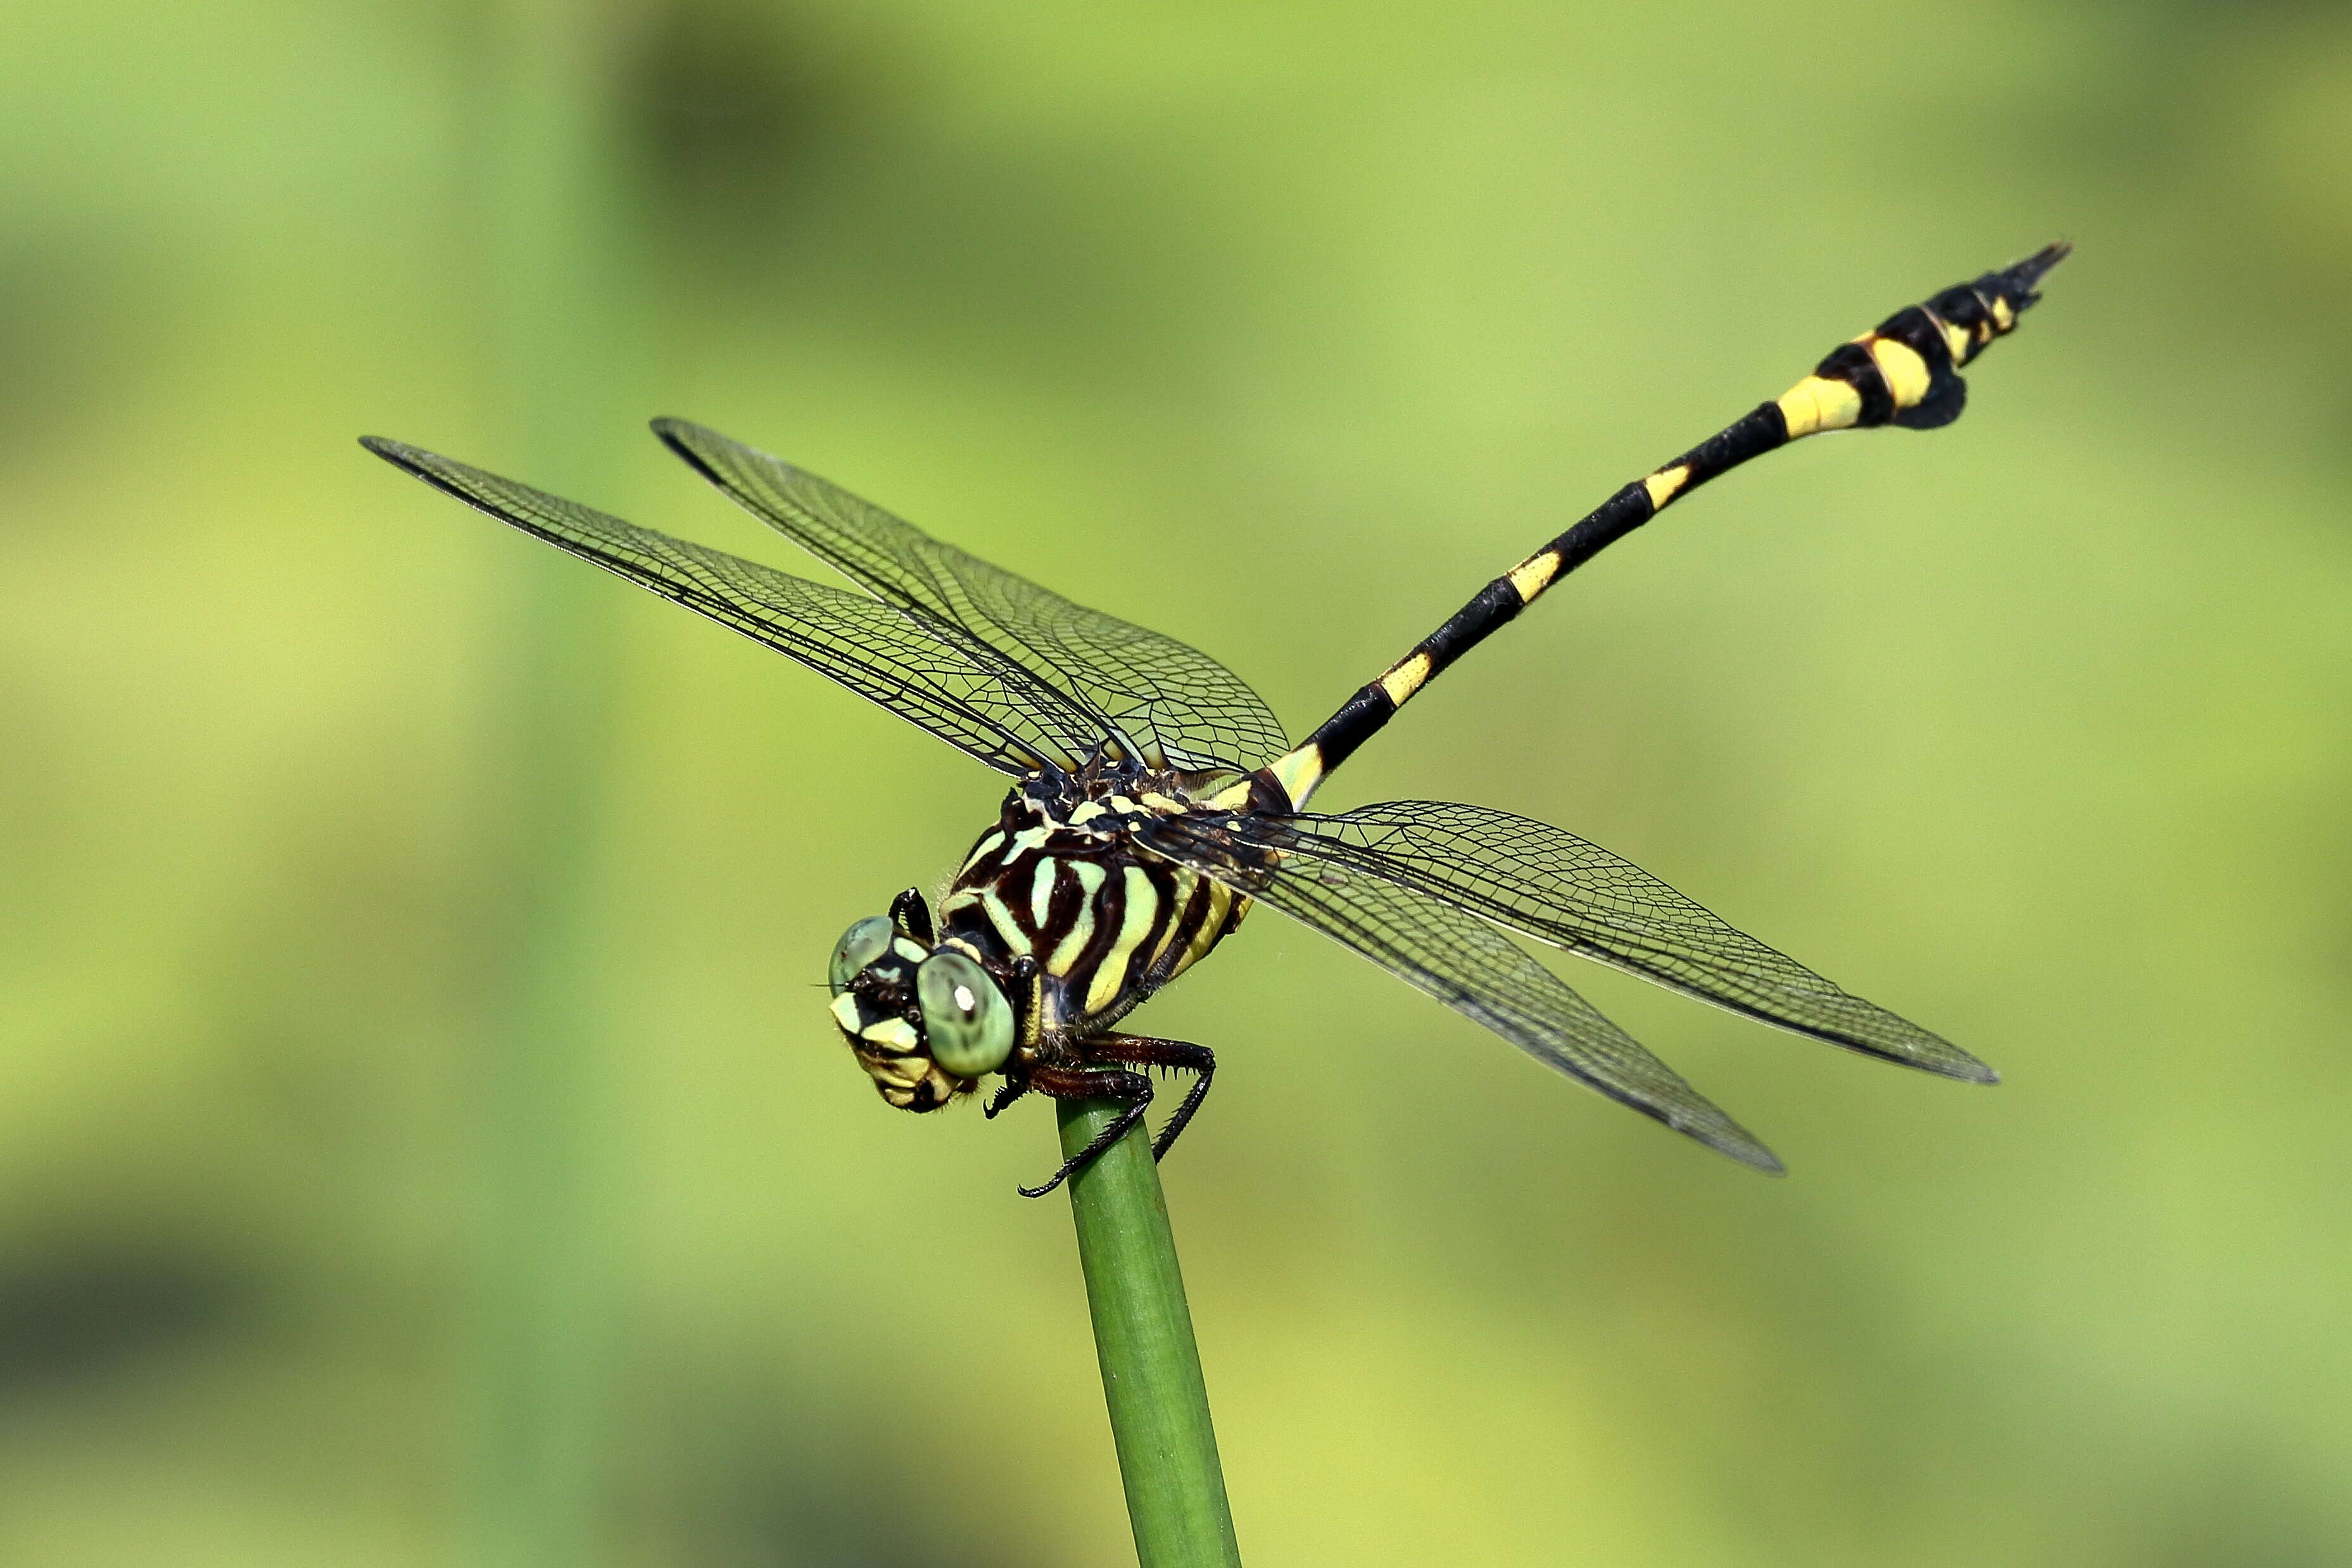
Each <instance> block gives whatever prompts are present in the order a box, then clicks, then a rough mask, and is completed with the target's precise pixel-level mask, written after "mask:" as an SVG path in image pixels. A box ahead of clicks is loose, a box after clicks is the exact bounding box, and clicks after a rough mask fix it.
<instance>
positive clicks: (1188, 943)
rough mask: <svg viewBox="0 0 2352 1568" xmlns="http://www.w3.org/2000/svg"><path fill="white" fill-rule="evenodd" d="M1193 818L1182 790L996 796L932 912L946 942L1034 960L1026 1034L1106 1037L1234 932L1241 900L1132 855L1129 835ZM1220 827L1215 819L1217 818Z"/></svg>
mask: <svg viewBox="0 0 2352 1568" xmlns="http://www.w3.org/2000/svg"><path fill="white" fill-rule="evenodd" d="M1195 809H1206V808H1204V807H1197V806H1195V805H1194V804H1193V803H1192V801H1191V800H1190V799H1189V798H1188V797H1187V795H1186V794H1185V793H1184V792H1183V791H1182V790H1181V786H1180V785H1179V784H1177V783H1176V781H1175V780H1174V779H1173V778H1171V777H1170V776H1168V775H1162V774H1150V773H1138V774H1135V775H1132V776H1118V775H1112V776H1108V777H1103V778H1090V777H1087V775H1083V774H1081V775H1076V776H1073V775H1071V774H1067V773H1056V772H1053V771H1050V770H1049V771H1047V772H1045V773H1033V774H1031V775H1029V776H1028V777H1027V778H1025V779H1024V780H1023V781H1022V783H1021V784H1020V785H1019V786H1018V787H1016V788H1015V789H1013V792H1012V793H1011V794H1010V795H1006V796H1005V797H1004V810H1003V815H1002V816H1001V817H1000V818H999V819H998V821H997V824H996V826H994V827H992V828H991V829H990V830H989V831H988V832H986V833H984V834H982V836H981V838H980V842H978V843H977V844H975V845H973V846H972V847H971V854H969V855H967V856H966V857H965V858H964V863H963V867H962V868H961V870H959V871H958V872H957V873H956V878H955V880H954V882H953V883H952V884H951V885H950V887H949V889H948V891H947V896H946V897H945V898H944V899H943V900H940V937H941V940H942V941H947V940H954V939H961V941H962V942H965V943H967V944H969V945H970V946H971V947H972V948H974V949H977V950H978V951H980V952H982V953H984V954H987V955H990V957H991V958H992V960H994V961H995V962H994V963H992V967H1000V966H1002V965H1009V964H1011V963H1013V962H1014V961H1017V960H1019V959H1023V958H1027V959H1031V960H1034V962H1035V963H1036V965H1037V970H1038V990H1037V993H1036V1004H1035V1005H1036V1006H1037V1008H1038V1012H1039V1016H1038V1017H1037V1018H1036V1019H1035V1020H1034V1029H1035V1030H1036V1032H1038V1033H1040V1034H1045V1035H1051V1034H1054V1033H1055V1032H1058V1031H1067V1030H1076V1031H1078V1032H1081V1033H1084V1032H1091V1031H1094V1030H1097V1029H1101V1028H1104V1027H1107V1026H1108V1025H1109V1024H1110V1023H1112V1022H1113V1021H1114V1020H1116V1019H1118V1017H1119V1016H1122V1015H1124V1014H1126V1013H1127V1012H1129V1010H1130V1009H1132V1008H1134V1007H1135V1006H1136V1005H1139V1004H1140V1003H1141V1002H1142V1001H1143V1000H1144V998H1146V997H1148V996H1150V994H1152V993H1153V992H1154V991H1157V990H1159V989H1160V987H1161V986H1162V985H1165V984H1168V983H1169V982H1170V981H1171V980H1173V979H1175V978H1176V976H1178V975H1179V974H1181V973H1184V971H1185V970H1187V969H1189V968H1191V967H1192V965H1193V964H1194V963H1199V962H1200V960H1201V959H1202V957H1203V956H1204V955H1205V954H1206V953H1207V952H1209V950H1210V949H1211V948H1213V947H1214V946H1215V945H1216V944H1217V943H1218V942H1220V941H1221V940H1223V937H1224V936H1225V934H1226V933H1227V932H1229V931H1232V930H1233V929H1234V927H1236V926H1238V925H1240V924H1241V921H1242V917H1243V916H1244V914H1245V913H1247V912H1248V908H1249V900H1248V899H1246V898H1245V897H1243V896H1241V895H1238V894H1236V893H1234V891H1233V890H1232V889H1229V888H1227V887H1225V886H1224V885H1223V884H1222V883H1219V882H1215V881H1213V880H1211V879H1208V878H1206V877H1202V876H1201V875H1200V874H1198V873H1197V872H1194V871H1192V870H1190V869H1188V868H1184V867H1181V866H1179V865H1176V864H1175V863H1173V862H1172V861H1169V860H1166V859H1162V858H1160V857H1158V856H1156V855H1153V854H1151V853H1150V851H1149V850H1146V849H1144V848H1142V847H1139V845H1137V844H1136V843H1135V842H1134V840H1133V838H1132V837H1131V828H1132V827H1133V826H1135V825H1136V824H1138V823H1139V822H1142V821H1148V820H1150V819H1151V818H1153V817H1158V816H1171V815H1176V814H1180V813H1184V812H1189V811H1192V810H1195ZM1221 815H1222V814H1221Z"/></svg>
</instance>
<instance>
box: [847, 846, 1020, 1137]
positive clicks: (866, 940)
mask: <svg viewBox="0 0 2352 1568" xmlns="http://www.w3.org/2000/svg"><path fill="white" fill-rule="evenodd" d="M912 910H922V901H921V899H920V897H919V895H916V894H914V893H912V891H911V890H910V891H909V892H908V893H907V894H902V895H900V899H899V904H898V911H899V912H898V914H897V915H896V916H895V917H894V916H891V915H874V916H870V917H868V918H867V919H865V920H862V921H858V922H857V923H856V925H853V926H851V927H850V928H849V930H848V931H845V932H844V933H843V934H842V938H841V941H840V942H837V943H835V946H834V950H833V961H832V963H830V964H829V965H828V967H827V974H826V979H827V981H828V983H829V984H831V986H832V987H833V1008H832V1011H833V1021H834V1022H835V1024H837V1025H839V1026H840V1027H841V1032H842V1034H843V1035H844V1036H845V1037H846V1038H847V1039H848V1041H849V1048H850V1051H851V1052H852V1054H854V1055H855V1056H856V1058H857V1065H858V1066H859V1067H862V1068H865V1069H866V1074H867V1075H868V1076H869V1077H871V1078H872V1079H874V1088H875V1089H876V1090H877V1092H878V1093H879V1094H880V1095H881V1096H882V1098H883V1100H885V1101H887V1103H889V1104H891V1105H895V1106H897V1107H898V1109H899V1110H938V1109H939V1108H940V1107H941V1106H943V1105H946V1104H947V1103H949V1102H950V1100H954V1099H955V1098H956V1097H957V1096H958V1095H962V1094H969V1093H971V1091H972V1090H973V1089H976V1088H978V1087H979V1083H978V1080H979V1079H980V1078H981V1076H982V1074H985V1073H992V1072H995V1071H996V1070H998V1069H999V1068H1002V1067H1003V1065H1004V1062H1005V1058H1008V1057H1010V1056H1011V1055H1012V1054H1013V1033H1014V1023H1015V1020H1014V1016H1013V1004H1012V1003H1011V1002H1010V1001H1008V1000H1007V999H1006V997H1005V995H1004V993H1003V990H1002V989H1001V988H1000V987H999V986H998V985H997V984H996V982H995V980H994V979H993V978H992V976H991V975H990V974H989V973H988V971H987V970H985V969H983V968H982V967H981V965H980V963H978V962H977V961H976V960H975V959H974V958H973V957H972V956H971V954H970V953H969V952H964V951H962V949H961V946H934V945H932V944H931V943H930V942H929V940H928V938H929V929H930V920H929V912H928V911H923V912H922V917H921V919H920V920H919V921H917V920H914V919H912V918H911V916H910V911H912Z"/></svg>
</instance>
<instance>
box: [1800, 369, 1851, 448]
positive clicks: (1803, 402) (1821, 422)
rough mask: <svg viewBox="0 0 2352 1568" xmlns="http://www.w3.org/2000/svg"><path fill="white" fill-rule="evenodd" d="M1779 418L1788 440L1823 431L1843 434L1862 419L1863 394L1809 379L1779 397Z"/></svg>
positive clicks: (1819, 378) (1840, 384) (1835, 383)
mask: <svg viewBox="0 0 2352 1568" xmlns="http://www.w3.org/2000/svg"><path fill="white" fill-rule="evenodd" d="M1780 417H1781V419H1782V420H1783V421H1785V422H1786V423H1787V425H1788V426H1789V439H1790V440H1791V441H1793V440H1795V439H1796V438H1797V437H1800V436H1811V435H1813V434H1814V433H1816V432H1817V431H1822V430H1843V429H1845V428H1847V427H1848V426H1851V425H1852V424H1853V422H1854V421H1855V420H1857V419H1859V418H1861V417H1862V394H1861V393H1859V392H1856V391H1855V390H1854V389H1853V387H1851V386H1848V385H1847V384H1845V383H1844V382H1842V381H1832V380H1830V379H1828V378H1827V377H1826V376H1819V375H1809V376H1807V377H1805V379H1804V380H1802V381H1801V382H1799V383H1797V384H1796V385H1794V386H1792V387H1790V388H1789V390H1788V391H1786V392H1784V393H1782V394H1781V395H1780Z"/></svg>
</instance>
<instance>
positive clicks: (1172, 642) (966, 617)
mask: <svg viewBox="0 0 2352 1568" xmlns="http://www.w3.org/2000/svg"><path fill="white" fill-rule="evenodd" d="M654 430H655V433H656V434H657V435H659V436H660V437H661V438H662V439H663V440H664V441H665V442H667V443H668V445H669V447H670V449H671V450H672V451H674V452H676V453H677V455H678V456H680V457H682V458H685V459H686V460H687V461H688V463H690V464H692V465H693V466H694V468H695V469H696V471H698V473H700V474H701V475H702V477H703V478H705V479H709V481H710V482H711V483H712V484H714V485H717V486H718V487H719V489H722V490H724V491H726V492H727V494H728V495H729V496H730V498H732V499H733V500H735V501H736V502H737V503H738V504H739V505H740V506H742V507H743V508H744V509H745V510H748V511H750V512H751V514H752V515H753V516H755V517H757V518H759V519H760V520H761V521H763V522H766V523H767V524H769V525H770V526H771V527H772V528H775V529H777V530H779V531H782V532H783V533H784V534H786V535H788V536H790V537H791V538H792V539H793V540H794V541H796V542H799V543H800V544H801V545H803V547H805V548H806V549H808V550H809V551H810V552H813V553H814V554H816V555H819V556H822V557H823V558H824V560H825V561H827V562H829V563H832V564H833V565H834V566H835V567H837V568H838V569H839V570H840V571H841V572H843V573H844V574H846V575H848V576H849V577H851V578H852V579H854V580H855V581H856V582H857V583H859V584H862V585H864V586H865V587H866V588H867V589H868V590H870V591H871V592H873V593H874V594H876V595H879V596H880V597H881V598H883V599H885V600H887V601H888V602H890V603H891V604H894V605H904V606H906V607H908V608H911V609H916V610H919V611H921V612H923V613H924V614H926V615H928V616H932V617H934V618H936V619H938V620H942V621H946V622H949V623H950V624H953V625H955V626H961V627H963V628H964V629H965V630H966V631H967V632H969V633H971V635H972V636H973V637H977V638H978V639H979V640H981V641H982V642H984V643H987V644H989V645H990V646H992V647H995V648H997V649H998V650H999V651H1000V652H1002V653H1003V654H1004V655H1005V656H1006V657H1007V658H1010V659H1012V660H1013V661H1014V662H1015V663H1018V664H1023V665H1025V666H1027V667H1028V668H1031V669H1033V670H1035V671H1037V672H1039V673H1040V674H1042V675H1045V676H1047V677H1049V678H1050V679H1053V680H1054V681H1055V683H1056V684H1058V685H1060V686H1061V687H1062V688H1063V689H1066V690H1067V691H1070V692H1073V693H1075V694H1076V695H1077V696H1078V697H1080V698H1082V699H1083V700H1086V701H1087V702H1088V703H1090V704H1092V705H1093V706H1094V707H1095V708H1096V709H1097V710H1099V712H1100V713H1101V714H1102V716H1103V717H1104V718H1106V719H1108V721H1110V723H1111V725H1112V726H1113V727H1114V728H1115V730H1116V731H1117V733H1118V734H1119V735H1120V736H1121V737H1123V738H1124V739H1125V741H1126V742H1127V743H1128V745H1129V749H1130V750H1131V751H1133V752H1136V753H1137V754H1139V755H1140V756H1142V757H1143V758H1145V759H1146V760H1147V761H1149V762H1150V763H1154V764H1156V765H1158V764H1164V765H1166V766H1170V767H1175V768H1181V769H1188V770H1190V769H1207V768H1212V767H1222V768H1232V769H1234V770H1237V771H1247V770H1249V769H1251V768H1255V767H1257V766H1260V765H1261V764H1263V763H1266V762H1269V761H1271V760H1273V759H1274V758H1275V757H1277V756H1279V755H1281V754H1282V752H1285V751H1287V750H1288V749H1289V741H1288V739H1287V738H1286V736H1285V735H1284V734H1283V730H1282V724H1281V721H1278V720H1277V719H1276V718H1275V716H1274V713H1273V710H1270V709H1268V708H1267V707H1266V705H1265V701H1264V700H1262V699H1261V698H1260V697H1259V696H1258V695H1257V693H1256V692H1255V691H1252V690H1251V689H1249V688H1248V687H1247V686H1246V685H1244V684H1243V682H1242V679H1241V678H1240V677H1239V676H1237V675H1235V674H1234V673H1233V671H1231V670H1229V669H1227V668H1225V667H1224V666H1223V665H1221V664H1219V663H1218V662H1217V661H1216V660H1214V659H1213V658H1210V657H1209V656H1208V655H1206V654H1204V653H1202V652H1200V651H1199V650H1198V649H1196V648H1192V647H1186V646H1185V645H1184V644H1182V643H1181V642H1178V641H1177V640H1176V639H1175V638H1173V637H1162V636H1160V634H1159V633H1158V632H1153V631H1146V630H1145V629H1144V628H1143V627H1141V626H1133V625H1130V624H1129V623H1128V622H1126V621H1122V620H1119V619H1118V618H1117V617H1116V616H1107V615H1104V614H1103V613H1102V612H1101V611H1099V610H1090V609H1087V607H1086V606H1085V605H1076V604H1073V603H1071V602H1070V601H1069V600H1067V599H1065V598H1063V597H1062V596H1061V595H1058V594H1055V593H1053V592H1051V591H1049V590H1047V589H1045V588H1041V587H1039V586H1038V585H1037V584H1034V583H1032V582H1030V581H1029V580H1028V579H1026V578H1024V577H1019V576H1016V575H1014V574H1013V573H1010V572H1007V571H1005V570H1004V569H1003V568H1002V567H999V566H992V565H991V564H989V563H987V562H985V561H982V560H981V559H980V558H979V557H978V556H976V555H971V554H967V553H966V552H963V551H961V550H958V549H957V548H956V547H955V546H953V545H951V544H946V543H942V542H940V541H939V540H936V539H933V538H932V537H931V536H930V535H929V534H928V533H925V532H923V531H921V530H920V529H918V528H916V527H915V526H914V525H913V524H911V523H908V522H905V521H900V520H899V519H898V518H896V517H893V516H892V515H891V514H890V513H888V512H887V511H885V510H882V509H881V508H880V507H877V506H875V505H873V504H872V503H870V502H867V501H864V500H859V499H858V498H857V497H856V496H854V495H851V494H850V493H849V492H848V491H847V490H845V489H841V488H840V487H838V486H836V485H834V484H831V483H829V482H827V481H826V480H824V479H819V478H818V477H817V476H816V475H814V474H812V473H809V472H807V471H806V470H804V469H802V468H794V467H793V465H791V464H790V463H787V462H784V461H783V460H782V459H781V458H772V457H770V456H769V455H768V454H767V453H765V452H761V451H757V450H755V449H753V448H752V447H746V446H744V445H743V444H742V443H741V442H740V441H734V440H730V438H728V437H725V436H721V435H719V433H718V432H717V431H715V430H708V429H705V428H703V427H702V426H699V425H691V424H688V423H687V422H686V421H684V420H681V419H656V420H655V421H654Z"/></svg>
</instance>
